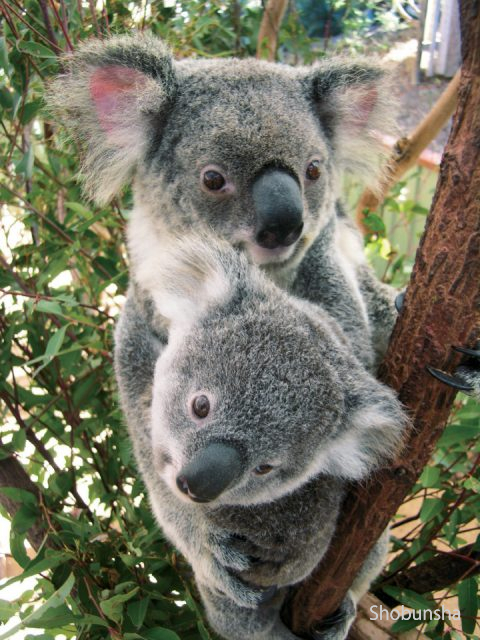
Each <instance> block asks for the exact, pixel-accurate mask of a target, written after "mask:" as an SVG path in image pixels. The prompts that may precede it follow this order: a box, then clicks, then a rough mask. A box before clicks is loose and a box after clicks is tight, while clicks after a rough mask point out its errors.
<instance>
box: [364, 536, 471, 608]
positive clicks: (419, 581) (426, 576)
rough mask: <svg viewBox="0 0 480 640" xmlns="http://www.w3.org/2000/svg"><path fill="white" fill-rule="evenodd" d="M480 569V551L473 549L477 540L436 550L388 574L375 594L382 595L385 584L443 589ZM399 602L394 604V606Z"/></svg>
mask: <svg viewBox="0 0 480 640" xmlns="http://www.w3.org/2000/svg"><path fill="white" fill-rule="evenodd" d="M478 573H480V551H476V550H475V549H474V544H473V543H472V544H467V545H465V546H464V547H460V549H455V551H443V552H439V553H436V554H435V555H434V556H433V557H432V558H429V559H428V560H425V561H424V562H421V563H420V564H417V565H416V566H415V567H410V568H409V569H407V570H406V571H403V572H402V573H400V574H398V575H396V576H394V578H393V579H389V578H387V579H386V580H385V582H383V583H382V584H381V585H380V586H379V588H378V589H376V590H375V594H376V595H377V596H379V597H381V598H383V594H382V588H383V586H385V585H387V584H388V585H392V586H395V587H401V588H402V589H411V590H412V591H416V592H417V593H429V592H430V591H442V590H443V589H446V588H447V587H449V586H450V585H452V584H455V583H456V582H458V581H459V580H460V579H461V578H463V576H465V574H467V575H468V577H469V578H471V577H472V576H474V575H477V574H478ZM396 604H397V603H395V604H394V606H395V605H396Z"/></svg>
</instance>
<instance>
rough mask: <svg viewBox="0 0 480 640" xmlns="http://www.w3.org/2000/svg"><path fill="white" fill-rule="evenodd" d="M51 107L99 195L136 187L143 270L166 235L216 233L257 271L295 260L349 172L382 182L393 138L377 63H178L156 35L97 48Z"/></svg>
mask: <svg viewBox="0 0 480 640" xmlns="http://www.w3.org/2000/svg"><path fill="white" fill-rule="evenodd" d="M65 66H66V68H67V72H66V73H65V75H64V76H62V77H61V78H59V79H58V80H57V81H56V82H55V83H54V84H53V86H52V88H51V90H50V104H51V105H52V106H53V107H54V109H55V110H56V113H57V114H58V115H59V116H60V117H61V118H62V119H64V120H65V123H66V125H67V127H68V128H69V129H70V131H71V132H72V134H73V135H74V137H76V139H77V140H79V141H80V142H81V143H82V146H83V150H84V162H83V167H82V172H83V177H84V181H85V186H86V190H87V192H88V194H90V195H91V196H94V197H96V198H97V199H98V200H99V201H100V202H106V201H108V200H109V199H110V198H111V197H112V196H113V195H115V194H116V193H117V192H118V191H119V189H120V188H121V187H122V185H123V184H124V183H125V182H127V181H128V180H130V179H131V178H132V177H134V195H135V207H134V211H133V213H132V223H131V225H130V233H129V244H130V252H131V257H132V262H133V271H134V274H135V269H136V265H137V264H139V263H140V262H142V261H145V260H148V259H149V256H150V252H149V251H146V249H145V247H146V245H149V244H152V245H154V244H155V241H156V240H158V238H159V237H161V235H162V234H163V233H165V232H166V231H170V232H171V231H179V232H180V231H183V230H185V229H195V230H197V231H201V230H202V229H206V228H207V227H208V228H210V229H213V230H214V232H215V234H216V235H217V236H218V237H221V238H224V239H226V240H227V241H228V242H229V243H230V244H232V245H234V246H237V247H240V248H242V249H244V250H246V252H247V254H248V255H249V257H250V259H251V261H253V262H255V263H256V264H276V263H278V264H281V265H288V264H295V263H296V262H297V261H298V260H300V259H301V257H302V256H303V255H304V253H305V251H306V250H307V248H308V246H310V244H311V243H312V242H313V240H314V239H315V237H316V236H317V234H318V233H319V231H320V230H321V228H322V227H323V226H324V225H325V224H326V223H327V222H328V220H329V218H330V217H331V216H332V215H333V212H334V206H333V202H334V200H335V198H336V197H337V195H338V187H339V176H340V173H341V172H342V170H344V169H353V170H356V171H357V172H359V173H361V174H363V175H364V176H367V177H368V178H370V179H371V177H372V174H375V172H376V168H377V164H376V162H375V160H374V158H375V157H376V152H377V151H378V148H379V144H378V141H377V139H376V137H375V136H374V131H375V130H378V129H382V128H386V127H388V128H389V129H391V122H390V120H391V118H390V116H391V112H392V108H391V104H390V103H391V100H390V95H389V93H388V89H387V84H386V76H385V73H384V72H383V71H382V70H381V68H380V67H378V66H376V65H375V64H371V63H370V62H366V61H365V60H359V61H355V62H352V61H347V60H345V59H337V60H335V61H331V60H330V61H326V62H322V63H320V64H318V65H316V66H312V67H296V68H293V67H289V66H286V65H281V64H273V63H267V62H262V61H256V60H251V59H247V60H237V59H230V60H220V59H218V60H194V59H186V60H181V61H174V60H173V59H172V57H171V55H170V53H169V51H168V49H167V48H166V47H165V45H164V44H163V43H162V42H161V41H159V40H157V39H154V38H151V37H146V36H143V37H140V36H135V37H125V36H124V37H115V38H111V39H109V40H105V41H102V42H98V41H93V42H92V41H89V42H88V43H86V44H84V45H83V46H82V47H80V48H79V49H78V51H77V52H76V53H75V54H73V55H72V56H71V57H69V58H67V59H66V61H65Z"/></svg>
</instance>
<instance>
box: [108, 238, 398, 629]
mask: <svg viewBox="0 0 480 640" xmlns="http://www.w3.org/2000/svg"><path fill="white" fill-rule="evenodd" d="M156 266H157V269H156V272H155V276H154V282H153V280H151V282H150V283H149V284H151V288H149V291H150V293H151V300H152V305H153V306H154V311H152V310H150V313H153V312H154V313H157V314H159V315H160V316H161V317H162V318H163V319H164V322H165V326H166V331H165V333H164V334H159V335H160V336H161V337H154V336H153V333H152V330H151V320H150V319H149V318H148V315H145V313H144V304H143V299H142V296H140V300H139V302H138V303H137V297H136V293H135V292H134V293H133V294H132V295H130V296H129V298H128V301H127V305H126V308H125V310H124V312H123V314H122V316H121V319H120V322H119V325H118V328H117V333H116V357H115V361H116V373H117V378H118V382H119V388H120V396H121V400H122V406H123V410H124V412H125V415H126V418H127V423H128V426H129V430H130V434H131V439H132V441H133V445H134V450H135V454H136V458H137V460H138V464H139V466H140V469H141V472H142V475H143V477H144V479H145V482H146V486H147V489H148V494H149V497H150V501H151V505H152V508H153V511H154V513H155V515H156V518H157V520H158V522H159V523H160V525H161V527H162V529H163V531H164V532H165V534H166V535H167V537H168V538H169V539H170V540H171V542H172V543H173V544H174V545H175V546H176V547H177V548H178V549H179V550H180V551H181V552H182V553H183V554H184V556H185V557H186V558H187V560H188V561H189V562H190V564H191V565H192V567H193V570H194V574H195V578H196V582H197V585H198V588H199V591H200V594H201V597H202V600H203V602H204V605H205V608H206V613H207V617H208V619H209V622H210V624H211V625H212V627H213V628H214V629H215V630H216V631H217V632H218V633H219V634H220V635H221V636H223V637H224V638H226V639H227V640H293V639H294V638H295V637H296V636H295V635H294V634H293V633H292V632H291V631H290V630H289V629H288V628H287V627H286V626H285V625H284V624H283V623H282V621H281V619H280V615H279V612H280V609H281V606H282V603H283V601H284V598H285V594H286V591H287V589H288V587H289V586H290V585H293V584H295V583H298V582H299V581H301V580H303V579H304V578H305V577H306V576H308V575H309V574H310V573H311V571H312V570H313V569H314V567H315V566H316V565H317V563H318V561H319V560H320V559H321V558H322V556H323V555H324V553H325V552H326V550H327V548H328V545H329V543H330V540H331V538H332V535H333V533H334V529H335V523H336V519H337V515H338V512H339V508H340V505H341V502H342V498H343V496H344V493H345V490H346V486H347V483H348V481H349V480H353V479H354V480H359V479H361V478H364V477H365V476H366V475H368V474H369V473H371V472H372V471H373V470H375V469H376V468H377V467H379V466H380V465H381V464H382V463H384V462H385V461H386V460H388V459H389V458H390V457H391V456H392V455H393V454H394V453H395V451H396V450H397V449H398V447H399V445H400V443H401V440H402V433H403V430H404V427H405V425H406V424H407V418H406V415H405V413H404V412H403V410H402V407H401V405H400V403H399V402H398V400H397V399H396V397H395V395H394V393H393V392H392V391H391V390H390V389H388V388H387V387H385V386H384V385H382V384H381V383H379V382H378V381H377V380H375V378H374V377H373V376H372V375H371V374H370V373H368V372H367V370H366V368H365V366H364V365H362V364H361V362H360V361H359V359H358V358H356V357H355V356H354V355H353V353H352V351H353V350H352V347H351V344H350V341H349V339H348V337H347V335H346V333H345V332H344V331H343V330H342V329H341V327H340V326H339V324H338V322H337V321H336V320H335V319H334V318H332V317H331V316H330V315H329V314H327V313H326V312H325V310H324V309H323V308H322V307H321V306H320V305H314V304H312V303H310V302H308V301H305V300H302V299H299V298H297V297H295V296H292V295H290V294H288V293H287V292H285V291H283V290H281V289H280V288H279V287H277V285H275V284H274V283H273V282H272V280H271V279H270V278H268V276H267V275H266V274H265V273H262V272H261V271H260V269H259V268H258V267H257V266H255V265H252V264H251V263H250V262H249V261H248V259H247V256H246V255H245V253H243V252H240V251H238V250H235V249H234V248H233V247H232V246H231V245H230V244H229V243H228V242H226V241H222V240H219V239H218V238H217V237H216V236H212V237H206V236H205V235H202V236H198V235H196V234H195V235H191V234H189V235H185V234H184V235H183V236H182V237H175V238H171V237H170V238H164V244H163V245H162V247H161V250H160V252H159V258H158V260H157V263H156ZM279 308H280V309H281V313H278V310H279ZM152 380H153V384H152ZM384 552H385V539H383V540H382V541H381V542H380V543H379V544H378V545H377V547H376V548H375V549H374V551H373V552H372V553H371V554H370V557H369V558H368V559H367V562H366V563H365V567H364V568H363V570H362V572H361V574H360V575H359V576H358V578H357V580H356V581H355V583H354V585H353V586H352V589H351V590H350V592H349V594H348V596H347V598H346V599H345V601H344V603H343V604H342V606H341V608H340V612H339V613H338V615H336V616H335V620H334V621H332V622H331V626H329V627H328V629H326V630H324V631H323V632H321V633H320V632H319V633H317V634H316V635H315V638H318V639H323V640H327V639H328V640H343V638H345V637H346V635H347V633H348V628H349V627H350V624H351V622H352V620H353V618H354V617H355V604H356V601H357V599H358V598H359V597H360V596H361V595H362V594H363V592H364V591H365V590H366V589H367V588H368V584H369V582H370V580H371V579H372V578H373V577H374V576H375V575H376V573H378V571H379V569H380V568H381V565H382V560H383V555H384Z"/></svg>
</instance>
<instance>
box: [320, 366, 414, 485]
mask: <svg viewBox="0 0 480 640" xmlns="http://www.w3.org/2000/svg"><path fill="white" fill-rule="evenodd" d="M354 368H355V367H353V369H354ZM362 373H363V377H364V376H365V373H364V372H362ZM361 377H362V374H361V375H360V376H359V377H357V378H356V380H352V388H351V390H350V391H349V392H348V393H347V396H346V406H347V420H346V423H345V425H344V428H343V430H342V431H341V433H339V434H338V435H337V436H336V437H335V438H334V439H333V440H332V441H331V442H329V443H328V444H327V445H326V447H325V451H324V452H323V453H322V459H323V470H324V471H326V472H327V473H330V474H331V475H334V476H338V477H342V478H348V479H353V480H360V479H362V478H364V477H366V476H367V475H368V474H369V473H371V472H372V471H374V470H375V469H377V468H379V467H381V466H382V465H383V464H385V463H387V462H388V460H390V459H392V458H393V457H394V456H395V454H396V453H398V452H399V451H400V449H401V447H402V443H403V439H404V435H405V429H406V427H407V426H408V424H409V419H408V416H407V414H406V413H405V411H404V410H403V408H402V405H401V404H400V402H399V401H398V400H397V398H396V397H395V394H394V392H393V391H392V390H391V389H389V388H388V387H386V386H385V385H382V384H381V383H379V382H377V381H376V380H374V379H373V378H372V377H371V376H368V378H365V377H364V379H363V381H362V387H361V388H360V387H359V386H358V381H359V378H361ZM354 385H356V388H355V386H354Z"/></svg>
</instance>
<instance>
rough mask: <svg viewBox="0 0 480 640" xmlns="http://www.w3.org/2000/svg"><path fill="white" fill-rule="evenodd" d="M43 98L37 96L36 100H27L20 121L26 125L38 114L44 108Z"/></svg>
mask: <svg viewBox="0 0 480 640" xmlns="http://www.w3.org/2000/svg"><path fill="white" fill-rule="evenodd" d="M42 104H43V100H41V99H40V98H37V99H36V100H32V101H31V102H27V103H26V104H25V105H24V107H23V111H22V115H21V118H20V122H21V123H22V124H23V125H25V124H28V123H29V122H30V121H31V120H33V118H34V117H35V116H36V115H37V113H38V112H39V111H40V109H41V108H42Z"/></svg>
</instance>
